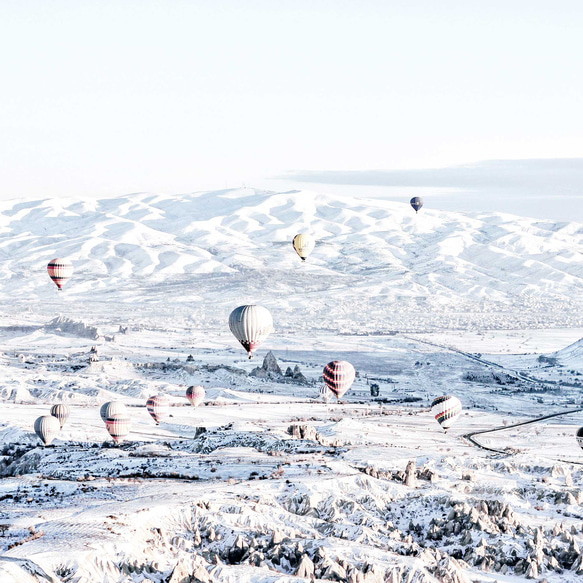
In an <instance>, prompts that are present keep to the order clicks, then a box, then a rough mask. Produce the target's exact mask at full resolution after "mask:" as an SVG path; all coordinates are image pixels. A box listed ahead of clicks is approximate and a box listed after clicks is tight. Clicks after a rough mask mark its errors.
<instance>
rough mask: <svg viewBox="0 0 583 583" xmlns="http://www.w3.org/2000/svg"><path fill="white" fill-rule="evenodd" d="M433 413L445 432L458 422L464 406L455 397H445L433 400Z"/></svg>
mask: <svg viewBox="0 0 583 583" xmlns="http://www.w3.org/2000/svg"><path fill="white" fill-rule="evenodd" d="M431 413H432V414H433V415H434V416H435V420H436V421H437V422H438V423H439V424H440V425H441V427H442V428H443V430H444V431H445V432H446V433H447V430H448V429H449V428H450V427H451V426H452V425H453V424H454V423H455V422H456V421H457V419H458V417H459V416H460V415H461V413H462V404H461V402H460V400H459V399H458V398H457V397H454V396H453V395H443V397H437V398H436V399H433V403H431Z"/></svg>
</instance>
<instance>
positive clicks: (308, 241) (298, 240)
mask: <svg viewBox="0 0 583 583" xmlns="http://www.w3.org/2000/svg"><path fill="white" fill-rule="evenodd" d="M292 245H293V246H294V249H295V251H296V253H297V254H298V255H299V256H300V259H301V260H302V261H305V260H306V258H307V257H308V255H309V254H310V253H311V252H312V251H313V250H314V247H315V246H316V241H314V239H313V238H312V237H310V235H308V234H307V233H299V234H298V235H296V236H295V237H294V238H293V241H292Z"/></svg>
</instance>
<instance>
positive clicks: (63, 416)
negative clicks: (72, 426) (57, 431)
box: [51, 404, 71, 428]
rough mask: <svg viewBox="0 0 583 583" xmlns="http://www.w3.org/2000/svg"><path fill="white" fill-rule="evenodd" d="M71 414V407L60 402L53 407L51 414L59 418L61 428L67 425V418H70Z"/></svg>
mask: <svg viewBox="0 0 583 583" xmlns="http://www.w3.org/2000/svg"><path fill="white" fill-rule="evenodd" d="M70 414H71V409H69V406H68V405H63V404H58V405H53V406H52V407H51V415H52V416H53V417H55V418H56V419H58V420H59V424H60V425H61V428H62V427H63V425H65V423H66V422H67V419H69V415H70Z"/></svg>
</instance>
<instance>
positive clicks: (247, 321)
mask: <svg viewBox="0 0 583 583" xmlns="http://www.w3.org/2000/svg"><path fill="white" fill-rule="evenodd" d="M229 328H230V329H231V332H232V333H233V335H234V336H235V338H236V339H237V340H238V341H239V342H240V343H241V345H242V346H243V348H244V349H245V350H246V351H247V353H248V354H249V358H253V352H254V351H255V350H256V349H257V348H258V347H259V345H260V344H261V343H262V342H263V341H264V340H265V339H266V338H267V337H268V336H269V335H270V334H271V332H272V331H273V319H272V317H271V314H270V312H269V310H268V309H267V308H264V307H263V306H239V307H238V308H235V309H234V310H233V311H232V312H231V315H230V316H229Z"/></svg>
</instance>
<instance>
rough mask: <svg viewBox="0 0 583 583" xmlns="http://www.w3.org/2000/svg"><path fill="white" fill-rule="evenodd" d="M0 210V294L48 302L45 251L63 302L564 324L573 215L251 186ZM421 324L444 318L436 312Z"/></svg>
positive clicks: (578, 277)
mask: <svg viewBox="0 0 583 583" xmlns="http://www.w3.org/2000/svg"><path fill="white" fill-rule="evenodd" d="M0 209H1V212H0V227H1V231H0V261H1V262H2V270H1V271H0V297H2V298H4V299H6V298H8V297H10V298H11V299H14V298H15V297H16V298H17V299H22V300H23V301H28V300H33V301H35V300H39V299H42V300H44V301H49V302H51V301H54V299H55V298H56V297H58V296H57V295H56V290H55V289H54V286H53V284H52V283H51V282H50V280H49V279H48V277H47V274H46V264H47V262H48V261H49V260H50V259H51V258H53V257H54V256H61V257H68V258H69V259H71V260H72V261H73V263H74V265H75V274H74V276H73V279H72V280H71V281H70V282H68V284H67V286H66V291H65V292H64V293H65V294H66V297H67V298H70V299H71V300H74V301H77V300H98V299H102V300H103V301H112V300H120V301H121V302H132V303H135V302H137V301H141V302H142V303H143V304H146V303H147V304H157V303H160V302H163V303H166V302H167V300H168V297H169V294H170V295H172V296H174V298H175V299H176V302H179V303H180V305H182V306H185V307H187V308H189V309H194V310H196V309H198V307H200V306H201V303H202V302H204V303H205V306H204V308H205V309H204V314H202V315H199V316H197V317H203V318H207V319H209V318H210V320H209V322H207V324H212V323H213V318H212V315H211V313H212V312H213V308H216V307H219V306H220V315H218V316H217V322H218V321H221V322H222V321H223V318H224V311H226V310H227V306H232V305H233V303H235V302H238V301H245V302H263V303H265V302H268V303H269V307H271V308H276V309H278V310H279V311H280V312H281V313H282V316H281V318H280V322H279V324H280V326H284V327H285V326H287V325H288V324H289V326H291V327H294V328H295V327H297V326H298V325H299V324H300V322H302V321H304V320H305V319H306V318H316V319H317V318H319V317H320V316H319V314H320V313H321V312H322V311H325V312H329V311H330V308H333V310H334V313H335V314H336V322H335V323H334V325H335V326H336V328H335V329H337V330H340V331H342V330H343V328H347V327H348V325H349V324H348V323H350V325H351V326H356V328H357V329H366V328H367V327H368V326H369V324H370V321H371V317H372V318H374V319H375V320H376V321H377V323H378V324H379V326H380V327H381V328H386V327H389V328H390V327H393V328H395V327H396V328H399V327H401V328H402V327H403V322H404V321H408V320H410V319H411V318H413V319H423V318H427V313H428V312H432V314H433V315H434V316H435V315H436V314H437V313H438V312H442V311H444V310H445V311H455V312H456V313H459V312H464V313H465V314H466V316H464V318H466V319H468V318H469V319H470V320H471V319H472V316H470V315H469V314H471V313H475V312H478V313H480V317H481V319H482V320H483V322H484V324H485V325H486V326H488V325H491V326H492V327H499V326H500V321H498V320H500V318H498V320H497V319H496V318H497V317H496V316H495V315H494V314H500V313H501V312H504V313H505V315H504V318H505V319H508V318H514V319H515V320H516V321H515V322H511V324H514V325H516V326H517V327H521V322H522V324H524V325H525V326H529V327H540V326H542V325H549V324H551V323H554V324H557V325H575V324H578V323H580V317H579V313H580V311H579V310H578V307H579V303H578V301H577V300H574V299H573V298H576V296H577V292H578V291H579V290H581V289H582V288H583V243H582V240H583V225H581V224H578V223H556V222H550V221H549V222H545V221H540V220H534V219H526V218H519V217H515V216H512V215H503V214H492V213H488V214H473V215H466V214H459V213H451V212H442V211H437V210H432V209H425V208H424V209H423V210H422V212H421V213H420V214H419V215H415V214H414V213H413V211H412V209H411V208H410V207H409V206H408V205H406V204H400V203H394V202H385V201H382V200H354V199H351V198H347V197H331V196H327V195H321V194H317V193H314V192H309V191H294V192H285V193H270V192H263V191H256V190H252V189H239V190H225V191H216V192H202V193H194V194H189V195H177V196H161V195H150V194H136V195H131V196H123V197H118V198H113V199H104V200H84V201H80V200H64V201H58V200H42V201H29V202H14V201H9V202H4V203H2V204H1V205H0ZM299 231H308V232H311V233H312V234H313V235H314V236H315V237H316V238H317V240H318V244H317V246H316V249H315V251H314V252H313V254H312V255H311V257H310V258H309V260H308V263H307V264H306V265H302V264H301V263H300V262H299V260H298V258H297V256H296V255H295V253H294V252H293V250H292V248H291V240H292V238H293V236H294V235H295V234H296V233H297V232H299ZM331 289H332V290H334V291H333V293H330V290H331ZM363 310H365V311H366V312H367V318H366V319H363V318H362V315H361V312H362V311H363ZM484 312H486V313H488V314H489V315H486V316H485V317H483V318H482V316H483V313H484ZM508 312H511V314H512V315H511V316H509V315H508ZM403 313H404V314H406V316H405V317H403V321H400V320H398V319H399V318H400V317H401V316H400V314H403ZM535 313H536V314H537V315H536V316H535V315H534V314H535ZM359 314H360V315H359ZM395 318H396V319H397V320H396V321H395ZM462 319H463V318H462ZM489 319H490V320H491V321H490V322H489V321H488V320H489ZM343 321H345V322H346V323H347V324H346V325H345V324H343ZM321 325H322V326H325V323H324V321H322V322H321ZM424 325H425V324H424ZM437 325H442V326H448V327H452V321H451V318H446V320H445V321H443V322H438V323H437ZM453 325H454V326H455V322H453ZM460 325H462V327H463V325H467V324H463V323H461V324H460ZM469 325H471V322H470V324H469ZM413 327H415V326H414V324H413ZM373 328H374V324H373Z"/></svg>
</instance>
